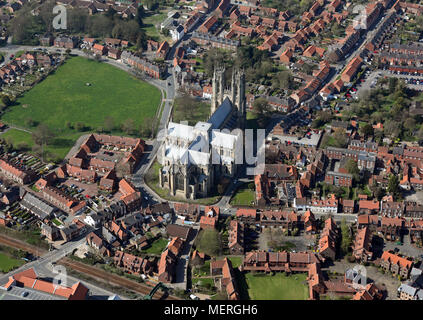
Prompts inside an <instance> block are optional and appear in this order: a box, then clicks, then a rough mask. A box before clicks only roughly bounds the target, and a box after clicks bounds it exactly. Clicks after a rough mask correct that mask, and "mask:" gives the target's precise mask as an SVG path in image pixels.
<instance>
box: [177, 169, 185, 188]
mask: <svg viewBox="0 0 423 320" xmlns="http://www.w3.org/2000/svg"><path fill="white" fill-rule="evenodd" d="M175 184H176V189H178V190H184V189H185V178H184V176H183V175H182V173H178V174H177V175H176V179H175Z"/></svg>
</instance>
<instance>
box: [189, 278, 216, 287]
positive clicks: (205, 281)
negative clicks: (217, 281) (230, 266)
mask: <svg viewBox="0 0 423 320" xmlns="http://www.w3.org/2000/svg"><path fill="white" fill-rule="evenodd" d="M198 281H201V284H202V285H203V286H204V285H206V284H209V285H210V286H214V281H213V279H212V278H194V279H192V284H193V285H194V284H197V283H198Z"/></svg>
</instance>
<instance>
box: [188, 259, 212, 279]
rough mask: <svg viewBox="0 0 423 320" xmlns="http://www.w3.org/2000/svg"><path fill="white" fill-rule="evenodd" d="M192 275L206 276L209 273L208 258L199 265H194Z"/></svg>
mask: <svg viewBox="0 0 423 320" xmlns="http://www.w3.org/2000/svg"><path fill="white" fill-rule="evenodd" d="M192 275H193V277H194V278H195V277H206V276H209V275H210V260H209V261H206V262H204V264H203V265H202V266H200V267H195V268H193V270H192Z"/></svg>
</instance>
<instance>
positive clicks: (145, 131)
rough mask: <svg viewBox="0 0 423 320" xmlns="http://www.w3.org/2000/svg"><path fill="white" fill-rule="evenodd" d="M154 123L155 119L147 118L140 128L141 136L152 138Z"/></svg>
mask: <svg viewBox="0 0 423 320" xmlns="http://www.w3.org/2000/svg"><path fill="white" fill-rule="evenodd" d="M154 123H155V121H154V118H152V117H145V118H144V120H143V121H142V123H141V125H140V128H139V133H140V135H141V136H142V137H150V136H151V134H152V133H153V126H154Z"/></svg>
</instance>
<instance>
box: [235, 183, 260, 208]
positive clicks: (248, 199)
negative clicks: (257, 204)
mask: <svg viewBox="0 0 423 320" xmlns="http://www.w3.org/2000/svg"><path fill="white" fill-rule="evenodd" d="M254 200H255V191H254V190H251V189H249V188H248V184H244V185H243V186H242V187H240V188H239V189H238V190H237V191H236V193H235V195H234V196H233V197H232V199H231V201H230V204H231V205H233V206H252V205H254Z"/></svg>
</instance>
